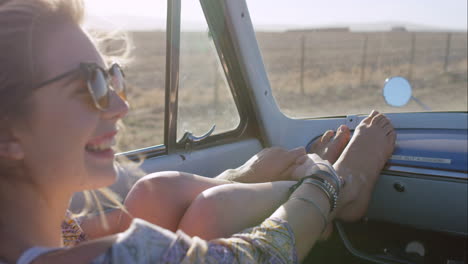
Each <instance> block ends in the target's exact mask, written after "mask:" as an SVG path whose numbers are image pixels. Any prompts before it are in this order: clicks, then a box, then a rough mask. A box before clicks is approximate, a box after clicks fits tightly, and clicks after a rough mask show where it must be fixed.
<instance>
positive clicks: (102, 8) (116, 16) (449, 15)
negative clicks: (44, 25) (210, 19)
mask: <svg viewBox="0 0 468 264" xmlns="http://www.w3.org/2000/svg"><path fill="white" fill-rule="evenodd" d="M233 1H234V0H233ZM85 2H86V7H87V11H88V13H89V14H90V16H91V17H96V16H97V17H100V18H102V19H106V20H110V21H112V23H115V24H116V25H125V27H129V28H132V29H138V28H139V27H145V26H148V25H143V24H144V22H145V21H146V23H148V20H151V21H152V22H151V23H153V24H154V27H156V28H160V27H164V25H163V23H164V21H165V19H166V17H165V15H166V0H131V1H129V0H85ZM467 2H468V1H467V0H322V1H315V0H247V4H248V6H249V10H250V14H251V17H252V20H253V22H254V24H255V25H261V26H269V27H270V28H271V26H274V25H280V26H283V27H284V26H286V25H287V26H297V25H302V26H320V25H337V24H367V23H382V22H395V21H397V22H405V23H410V24H421V25H428V26H435V27H438V28H442V29H458V30H466V29H467V8H468V7H467ZM182 11H183V15H182V17H183V18H184V19H185V20H186V21H193V22H194V23H201V22H202V21H203V20H202V19H203V18H202V17H201V14H202V13H201V9H200V7H199V2H198V0H182ZM123 16H131V17H135V18H132V19H130V18H129V17H126V18H125V19H123ZM90 21H91V19H90Z"/></svg>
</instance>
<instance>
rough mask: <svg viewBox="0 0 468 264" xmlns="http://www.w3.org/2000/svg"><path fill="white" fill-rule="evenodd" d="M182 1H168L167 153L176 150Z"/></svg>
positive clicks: (165, 136)
mask: <svg viewBox="0 0 468 264" xmlns="http://www.w3.org/2000/svg"><path fill="white" fill-rule="evenodd" d="M180 1H181V0H168V1H167V29H166V30H167V37H166V41H167V42H166V92H165V114H164V144H165V145H166V146H167V148H166V151H167V153H171V152H173V151H174V150H175V145H176V141H177V111H178V95H179V59H180V16H181V2H180Z"/></svg>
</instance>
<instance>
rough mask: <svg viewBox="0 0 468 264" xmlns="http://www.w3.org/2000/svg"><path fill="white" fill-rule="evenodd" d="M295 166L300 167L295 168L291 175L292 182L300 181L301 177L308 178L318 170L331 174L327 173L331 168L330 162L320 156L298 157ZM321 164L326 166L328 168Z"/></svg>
mask: <svg viewBox="0 0 468 264" xmlns="http://www.w3.org/2000/svg"><path fill="white" fill-rule="evenodd" d="M297 164H301V165H299V166H297V167H296V168H295V170H294V172H293V173H292V175H291V178H292V179H293V180H300V179H302V178H303V177H306V176H310V175H311V174H313V173H315V172H316V171H318V170H324V171H328V172H330V173H332V172H331V171H329V170H330V167H331V164H330V162H328V161H326V160H324V159H322V158H320V156H319V155H317V154H315V153H313V154H308V155H304V156H302V157H300V158H299V159H298V160H297ZM323 164H328V165H330V167H329V166H326V165H323Z"/></svg>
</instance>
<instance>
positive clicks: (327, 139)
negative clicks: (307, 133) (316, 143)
mask: <svg viewBox="0 0 468 264" xmlns="http://www.w3.org/2000/svg"><path fill="white" fill-rule="evenodd" d="M334 134H335V131H333V130H327V132H325V133H324V134H323V136H322V139H321V141H322V142H323V143H328V142H330V140H331V139H332V137H333V135H334Z"/></svg>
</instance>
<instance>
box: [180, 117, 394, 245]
mask: <svg viewBox="0 0 468 264" xmlns="http://www.w3.org/2000/svg"><path fill="white" fill-rule="evenodd" d="M394 143H395V132H394V130H393V127H392V125H391V124H390V121H389V120H388V119H387V118H386V117H384V116H383V115H379V114H378V113H377V112H374V113H373V114H371V115H370V116H369V117H368V118H366V119H364V120H363V121H362V123H361V124H360V125H359V126H358V128H357V129H356V132H355V134H354V136H353V138H352V139H351V142H350V143H349V145H348V146H347V148H346V149H345V152H343V154H342V155H341V156H340V158H339V160H338V161H337V162H336V163H335V164H334V167H335V169H336V170H337V172H338V174H339V175H341V176H342V177H344V178H345V179H346V181H347V183H346V184H347V185H346V187H345V188H344V189H343V193H342V194H341V197H342V198H343V199H342V201H343V203H342V204H341V205H340V206H339V207H338V208H337V217H338V218H340V219H343V220H348V221H353V220H357V219H359V218H361V217H362V216H363V215H364V213H365V211H366V210H367V206H368V204H369V200H370V196H371V193H372V190H373V188H374V185H375V182H376V181H377V179H378V176H379V174H380V171H381V169H382V168H383V166H384V164H385V162H386V161H387V159H388V158H389V157H390V155H391V153H392V151H393V148H394ZM291 184H292V182H274V183H263V184H248V185H245V184H233V185H224V186H218V187H214V188H211V189H209V190H206V191H204V192H203V193H201V194H200V195H199V196H197V198H196V199H195V201H193V202H192V204H191V205H190V207H189V208H188V209H187V212H186V213H185V215H184V217H183V218H182V220H181V222H180V226H179V227H180V228H181V229H182V230H184V231H185V232H187V233H188V234H189V235H197V236H200V237H203V238H205V239H212V238H217V237H228V236H230V235H232V234H234V233H236V232H239V231H241V230H243V229H244V228H247V227H250V226H254V225H256V224H258V223H260V222H261V221H262V220H264V219H265V218H266V217H268V216H269V215H270V212H271V211H273V210H275V209H276V208H277V207H278V206H279V205H281V204H282V203H284V201H285V200H286V199H287V196H288V189H289V187H290V186H291ZM200 219H203V220H200Z"/></svg>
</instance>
